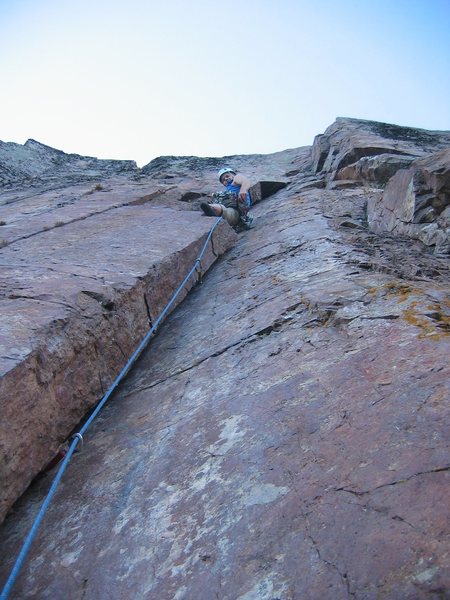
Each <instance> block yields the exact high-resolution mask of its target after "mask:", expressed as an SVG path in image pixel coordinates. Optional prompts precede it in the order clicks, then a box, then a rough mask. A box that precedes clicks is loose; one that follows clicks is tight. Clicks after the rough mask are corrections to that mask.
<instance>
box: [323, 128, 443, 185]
mask: <svg viewBox="0 0 450 600" xmlns="http://www.w3.org/2000/svg"><path fill="white" fill-rule="evenodd" d="M449 145H450V132H448V131H426V130H424V129H413V128H411V127H401V126H398V125H390V124H388V123H378V122H376V121H362V120H359V119H348V118H338V119H336V121H335V122H334V123H333V124H332V125H330V127H328V129H326V131H325V132H324V133H323V134H321V135H318V136H317V137H316V139H315V140H314V144H313V147H312V168H313V171H314V172H315V173H318V172H320V171H324V172H326V173H328V174H329V177H330V178H334V177H335V176H336V174H337V173H338V172H339V171H340V170H342V169H344V168H345V167H348V166H349V165H356V164H357V163H358V161H359V160H360V159H367V157H372V156H377V155H385V154H389V155H390V158H389V159H387V160H388V161H391V162H392V155H399V156H402V155H405V156H406V157H407V158H408V157H411V156H413V157H420V156H425V155H427V154H429V153H432V152H436V151H437V150H443V149H445V148H448V147H449ZM362 171H364V169H362ZM360 176H361V173H359V174H358V177H360ZM341 177H342V178H344V176H343V175H341Z"/></svg>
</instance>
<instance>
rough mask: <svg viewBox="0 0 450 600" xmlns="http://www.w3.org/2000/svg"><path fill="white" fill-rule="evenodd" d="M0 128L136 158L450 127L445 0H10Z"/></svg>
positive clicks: (1, 63) (5, 6) (93, 152)
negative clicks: (335, 126)
mask: <svg viewBox="0 0 450 600" xmlns="http://www.w3.org/2000/svg"><path fill="white" fill-rule="evenodd" d="M0 77H1V87H2V90H1V94H0V140H2V141H5V142H6V141H13V142H18V143H24V142H25V141H26V140H27V139H28V138H34V139H37V140H39V141H41V142H43V143H45V144H48V145H50V146H53V147H56V148H59V149H61V150H64V151H65V152H75V153H78V154H84V155H89V156H97V157H99V158H121V159H134V160H136V161H137V162H138V164H139V165H143V164H146V163H147V162H149V161H150V160H151V159H153V158H155V157H156V156H160V155H165V154H175V155H190V154H193V155H197V156H223V155H227V154H247V153H269V152H276V151H278V150H284V149H286V148H292V147H296V146H303V145H310V144H312V142H313V139H314V136H315V135H316V134H318V133H322V132H323V131H324V129H325V128H326V127H327V126H328V125H330V124H331V123H332V122H333V121H334V119H335V118H336V117H337V116H347V117H356V118H362V119H374V120H378V121H386V122H390V123H397V124H400V125H409V126H413V127H422V128H425V129H450V0H373V1H372V2H369V1H366V0H359V1H356V0H310V1H306V0H239V1H237V0H226V1H221V2H218V1H216V0H190V1H186V0H184V1H182V0H127V1H119V0H77V1H73V0H0Z"/></svg>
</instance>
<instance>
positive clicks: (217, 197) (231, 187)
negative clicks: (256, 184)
mask: <svg viewBox="0 0 450 600" xmlns="http://www.w3.org/2000/svg"><path fill="white" fill-rule="evenodd" d="M219 181H220V183H221V184H222V185H224V186H225V187H226V189H227V191H226V192H218V193H216V194H213V201H212V202H211V203H209V202H202V203H201V204H200V208H201V209H202V210H203V212H204V213H205V215H207V216H208V217H223V218H224V219H225V220H226V221H227V222H228V223H229V224H230V225H231V226H232V227H235V228H238V229H250V225H251V222H252V218H251V217H250V216H249V214H248V210H249V208H250V206H251V203H252V202H251V198H250V192H249V191H248V190H249V189H250V186H251V183H250V181H249V180H248V179H247V177H245V176H244V175H241V174H240V173H236V171H234V169H231V168H230V167H224V168H223V169H220V171H219Z"/></svg>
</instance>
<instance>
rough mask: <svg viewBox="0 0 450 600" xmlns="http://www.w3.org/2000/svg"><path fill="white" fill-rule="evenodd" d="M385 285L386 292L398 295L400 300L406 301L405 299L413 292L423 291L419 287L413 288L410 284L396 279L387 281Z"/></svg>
mask: <svg viewBox="0 0 450 600" xmlns="http://www.w3.org/2000/svg"><path fill="white" fill-rule="evenodd" d="M383 287H384V288H385V290H386V293H387V294H388V295H390V296H392V295H396V296H398V298H399V301H400V302H404V301H405V300H407V299H408V297H409V296H410V295H411V294H420V293H422V290H420V289H419V288H413V287H412V286H410V285H405V284H404V283H397V282H395V281H391V282H390V283H385V284H384V286H383Z"/></svg>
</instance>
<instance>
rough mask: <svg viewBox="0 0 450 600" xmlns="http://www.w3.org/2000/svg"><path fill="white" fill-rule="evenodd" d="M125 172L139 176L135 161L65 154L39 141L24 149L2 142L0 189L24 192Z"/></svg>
mask: <svg viewBox="0 0 450 600" xmlns="http://www.w3.org/2000/svg"><path fill="white" fill-rule="evenodd" d="M119 173H126V174H127V175H128V176H132V175H133V174H137V173H139V169H138V167H137V165H136V163H135V162H134V161H132V160H99V159H97V158H92V157H90V156H80V155H78V154H66V153H65V152H62V151H61V150H56V149H55V148H50V147H49V146H46V145H45V144H41V143H40V142H37V141H36V140H28V141H27V142H26V143H25V144H24V145H23V146H22V145H21V144H14V143H12V142H6V143H5V142H1V141H0V188H4V189H8V188H13V189H17V188H18V189H23V188H24V187H26V186H30V185H36V184H39V185H41V186H42V185H44V186H46V187H48V186H50V185H52V184H55V183H56V184H58V183H59V184H60V185H61V184H62V180H64V182H65V184H64V185H67V183H68V182H77V181H89V180H92V179H96V178H98V177H107V176H110V175H117V174H119Z"/></svg>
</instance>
